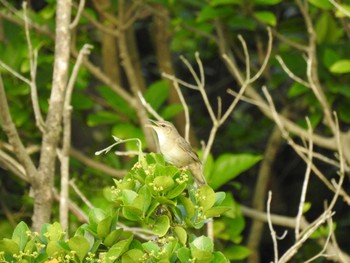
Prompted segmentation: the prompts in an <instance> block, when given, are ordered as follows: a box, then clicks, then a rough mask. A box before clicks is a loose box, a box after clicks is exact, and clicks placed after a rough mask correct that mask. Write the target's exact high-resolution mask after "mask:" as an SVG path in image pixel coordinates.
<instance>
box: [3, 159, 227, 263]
mask: <svg viewBox="0 0 350 263" xmlns="http://www.w3.org/2000/svg"><path fill="white" fill-rule="evenodd" d="M190 178H191V175H190V173H189V172H188V171H187V170H184V169H179V168H177V167H174V166H171V165H168V164H166V163H165V161H164V159H163V157H162V156H161V155H159V154H154V153H151V154H147V155H145V156H141V157H140V160H139V162H137V163H136V164H135V165H134V167H133V168H132V169H131V170H130V171H129V173H128V174H127V175H126V176H125V177H124V178H123V179H122V180H115V186H113V187H111V188H110V189H109V190H106V191H105V192H106V195H107V197H108V199H109V200H110V201H111V202H112V203H113V204H114V209H112V210H103V209H99V208H95V209H92V210H91V211H90V213H89V222H88V223H87V224H83V225H81V226H80V227H79V228H78V229H77V231H76V232H75V234H74V235H73V237H71V238H69V239H67V238H66V235H65V232H64V231H63V229H62V227H61V225H60V224H59V223H53V224H45V225H44V226H43V227H42V229H41V231H40V233H35V232H32V231H30V229H29V228H28V226H27V225H26V224H25V223H24V222H21V223H19V224H18V225H17V227H16V229H15V230H14V232H13V235H12V238H11V239H3V240H1V241H0V251H2V252H1V253H0V261H1V262H35V263H36V262H38V263H39V262H47V261H48V260H51V261H50V262H106V263H112V262H191V261H195V262H228V259H226V257H225V256H224V255H223V254H222V253H221V252H215V251H214V243H213V241H212V240H210V239H209V238H208V237H206V236H196V235H195V234H194V233H193V232H194V231H193V230H194V229H200V228H202V227H203V226H204V225H205V223H206V222H208V221H209V220H210V218H213V217H217V216H220V215H221V214H223V213H225V212H228V211H229V210H230V209H231V207H230V206H223V205H221V204H222V202H223V201H224V199H225V193H224V192H214V191H213V190H212V188H211V187H209V186H207V185H206V186H203V187H202V188H199V189H197V188H195V187H194V186H193V185H192V184H191V183H192V179H190ZM121 222H127V224H128V226H125V225H123V224H122V223H121ZM189 230H191V231H189ZM140 234H142V235H143V237H144V238H145V239H146V241H142V239H140V236H142V235H140Z"/></svg>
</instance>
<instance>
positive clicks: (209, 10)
mask: <svg viewBox="0 0 350 263" xmlns="http://www.w3.org/2000/svg"><path fill="white" fill-rule="evenodd" d="M230 14H232V13H231V10H230V9H229V8H225V7H216V8H214V7H213V6H210V5H208V6H206V7H204V8H203V9H202V10H201V11H200V13H199V15H198V17H197V21H198V22H204V21H208V20H212V19H217V18H222V17H226V16H229V15H230Z"/></svg>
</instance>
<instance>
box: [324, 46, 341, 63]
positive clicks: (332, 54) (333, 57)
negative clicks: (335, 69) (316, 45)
mask: <svg viewBox="0 0 350 263" xmlns="http://www.w3.org/2000/svg"><path fill="white" fill-rule="evenodd" d="M338 60H340V56H339V54H338V53H337V52H336V51H335V50H333V49H330V48H326V49H325V51H324V53H323V57H322V61H323V64H324V65H325V66H326V67H327V68H329V67H330V66H332V65H333V64H334V63H335V62H337V61H338Z"/></svg>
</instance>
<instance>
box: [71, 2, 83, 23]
mask: <svg viewBox="0 0 350 263" xmlns="http://www.w3.org/2000/svg"><path fill="white" fill-rule="evenodd" d="M84 7H85V0H80V1H79V7H78V10H77V14H76V16H75V18H74V20H73V22H72V23H71V24H70V25H69V28H70V29H73V28H75V27H76V26H77V25H78V23H79V20H80V17H81V15H82V12H83V10H84Z"/></svg>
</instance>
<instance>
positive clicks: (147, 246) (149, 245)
mask: <svg viewBox="0 0 350 263" xmlns="http://www.w3.org/2000/svg"><path fill="white" fill-rule="evenodd" d="M142 247H143V249H144V250H145V251H146V252H147V253H153V254H155V255H158V252H159V250H160V248H159V246H158V245H157V244H156V243H154V242H153V241H148V242H145V243H143V244H142Z"/></svg>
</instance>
